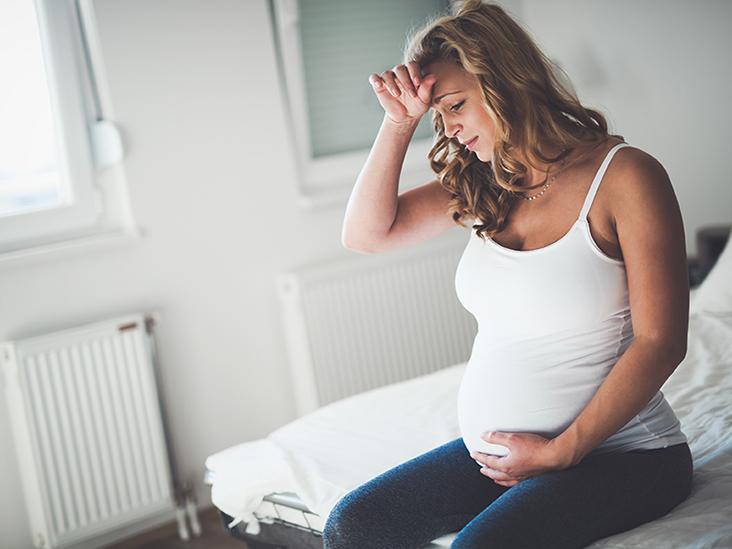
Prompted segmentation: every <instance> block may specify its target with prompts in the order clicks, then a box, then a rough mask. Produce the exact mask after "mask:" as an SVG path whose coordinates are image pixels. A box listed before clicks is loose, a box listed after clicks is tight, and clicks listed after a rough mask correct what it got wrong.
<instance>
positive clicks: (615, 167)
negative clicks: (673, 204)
mask: <svg viewBox="0 0 732 549" xmlns="http://www.w3.org/2000/svg"><path fill="white" fill-rule="evenodd" d="M617 142H618V143H620V142H621V141H619V140H618V141H617ZM616 144H617V143H616ZM612 146H615V144H614V145H612ZM612 146H611V148H612ZM602 186H603V187H604V189H603V190H604V194H605V196H606V198H607V203H608V205H609V208H610V210H611V212H612V213H613V214H616V213H617V212H619V211H620V210H621V209H623V208H627V207H631V208H634V205H637V204H638V203H641V202H647V201H649V200H658V201H663V200H664V199H667V198H670V197H671V196H673V194H674V192H673V186H672V184H671V181H670V179H669V176H668V173H667V172H666V169H665V168H664V167H663V165H662V164H661V162H660V161H659V160H658V159H657V158H655V157H654V156H653V155H651V154H650V153H648V152H646V151H644V150H643V149H640V148H638V147H634V146H632V145H631V146H629V147H621V148H620V149H618V150H617V151H616V153H615V155H614V156H613V158H612V161H611V162H610V164H609V165H608V167H607V170H606V172H605V175H604V177H603V182H602Z"/></svg>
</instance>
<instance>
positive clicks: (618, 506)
mask: <svg viewBox="0 0 732 549" xmlns="http://www.w3.org/2000/svg"><path fill="white" fill-rule="evenodd" d="M479 469H480V466H479V465H478V464H477V463H476V462H475V461H474V460H473V459H472V458H471V457H470V455H469V453H468V450H467V448H466V447H465V445H464V443H463V441H462V438H457V439H455V440H453V441H451V442H448V443H446V444H443V445H442V446H439V447H437V448H435V449H433V450H430V451H429V452H426V453H424V454H422V455H420V456H417V457H415V458H413V459H410V460H409V461H406V462H404V463H402V464H400V465H397V466H396V467H394V468H392V469H390V470H388V471H386V472H384V473H382V474H380V475H379V476H377V477H376V478H374V479H372V480H370V481H368V482H366V483H365V484H363V485H361V486H359V487H357V488H356V489H354V490H352V491H351V492H349V493H347V494H346V495H345V496H343V497H342V498H341V499H340V500H339V501H338V502H337V503H336V505H335V506H334V507H333V509H332V510H331V512H330V514H329V515H328V518H327V520H326V524H325V527H324V529H323V547H324V549H344V548H348V549H402V548H417V547H421V546H422V545H424V544H426V543H429V542H430V541H432V540H434V539H436V538H438V537H440V536H443V535H445V534H448V533H451V532H457V531H459V534H458V535H457V537H456V538H455V540H454V541H453V544H452V547H453V548H454V549H457V548H461V549H467V548H471V549H489V548H499V549H514V548H522V547H526V548H531V549H536V548H539V547H540V548H542V549H550V548H552V547H556V548H561V549H570V548H572V547H584V546H586V545H588V544H590V543H592V542H593V541H594V540H597V539H600V538H604V537H606V536H610V535H612V534H616V533H619V532H623V531H626V530H630V529H631V528H635V527H636V526H639V525H641V524H643V523H645V522H649V521H651V520H654V519H656V518H658V517H661V516H663V515H665V514H666V513H668V512H669V511H671V509H673V508H674V507H676V506H677V505H678V504H679V503H681V502H682V501H684V500H685V499H686V498H687V497H688V496H689V493H690V492H691V482H692V473H693V463H692V456H691V451H690V449H689V446H688V444H686V443H683V444H676V445H674V446H669V447H667V448H659V449H655V450H631V451H626V452H619V453H609V454H595V455H592V454H588V455H587V456H585V458H584V459H583V460H582V461H581V462H580V463H578V464H577V465H575V466H573V467H569V468H568V469H563V470H561V471H549V472H547V473H544V474H541V475H538V476H535V477H531V478H528V479H526V480H523V481H521V482H519V483H518V484H516V485H514V486H511V487H506V486H501V485H500V484H496V483H495V482H494V481H493V480H492V479H491V478H489V477H487V476H484V475H483V474H481V473H480V472H479Z"/></svg>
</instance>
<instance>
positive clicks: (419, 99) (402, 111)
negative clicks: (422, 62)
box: [369, 61, 437, 124]
mask: <svg viewBox="0 0 732 549" xmlns="http://www.w3.org/2000/svg"><path fill="white" fill-rule="evenodd" d="M436 80H437V77H436V76H435V75H434V74H428V75H427V76H425V77H424V78H422V71H421V69H420V67H419V65H418V64H417V63H415V62H414V61H411V62H410V63H408V64H407V65H397V66H396V67H394V68H393V69H391V70H388V71H384V73H383V74H381V75H379V74H376V73H373V74H371V76H369V82H371V86H372V87H373V89H374V93H376V97H377V98H378V99H379V103H381V106H382V107H383V108H384V112H386V115H387V116H388V117H389V118H391V120H392V121H394V122H396V123H397V124H406V123H410V122H414V123H417V122H419V119H420V118H421V117H422V115H423V114H424V113H426V112H427V111H428V110H429V108H430V105H431V104H432V86H434V84H435V81H436Z"/></svg>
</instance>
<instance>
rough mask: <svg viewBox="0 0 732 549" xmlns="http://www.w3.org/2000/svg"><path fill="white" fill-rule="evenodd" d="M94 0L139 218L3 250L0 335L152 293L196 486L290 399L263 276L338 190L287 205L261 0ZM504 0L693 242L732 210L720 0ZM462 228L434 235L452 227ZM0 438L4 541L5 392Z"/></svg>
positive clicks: (300, 256)
mask: <svg viewBox="0 0 732 549" xmlns="http://www.w3.org/2000/svg"><path fill="white" fill-rule="evenodd" d="M96 6H97V10H98V18H99V24H100V34H101V40H102V47H103V55H104V58H105V60H106V63H107V73H108V77H109V80H110V82H109V86H110V90H111V96H112V97H111V99H112V103H113V106H114V112H115V120H116V121H117V122H118V123H119V124H120V126H121V127H122V130H123V132H124V135H125V138H126V141H127V144H128V149H129V155H128V157H127V160H126V162H125V169H126V173H127V177H128V182H129V186H130V192H131V196H132V201H133V209H134V212H135V215H136V217H137V219H138V222H139V223H140V225H141V226H142V227H143V228H144V229H145V231H146V232H147V237H146V238H145V239H144V240H142V241H140V242H138V243H136V244H133V245H131V246H128V247H126V248H124V249H115V250H106V251H103V252H95V253H94V254H88V255H86V256H81V257H68V258H63V259H56V260H53V261H49V262H46V263H44V264H41V265H35V266H26V267H22V266H20V267H13V268H9V269H0V295H1V296H2V309H1V316H0V339H12V338H13V337H17V336H22V335H24V334H27V333H30V332H35V331H37V330H42V329H46V328H49V329H50V328H56V327H63V326H67V325H72V324H75V323H82V322H86V321H88V320H92V319H97V318H104V317H106V316H109V315H113V314H117V313H121V312H130V311H138V310H149V309H157V310H160V311H161V312H162V316H163V318H162V324H161V325H160V326H159V337H160V352H161V359H162V361H163V365H162V366H163V371H162V378H163V384H164V390H165V394H166V398H167V404H168V413H169V415H170V417H171V420H172V434H173V440H174V444H175V447H176V454H177V457H178V460H179V462H180V466H181V468H182V470H183V472H184V473H185V475H186V476H191V477H192V478H194V479H195V480H196V481H197V482H198V494H199V500H200V501H202V502H205V503H208V502H209V499H208V498H209V496H208V490H207V489H206V488H205V487H204V486H203V485H202V483H201V479H202V474H203V462H204V459H205V458H206V456H207V455H209V454H211V453H213V452H216V451H218V450H220V449H223V448H225V447H227V446H231V445H233V444H236V443H239V442H243V441H246V440H252V439H256V438H260V437H262V436H264V435H266V434H267V433H268V432H269V431H271V430H273V429H275V428H277V427H278V426H280V425H282V424H284V423H286V422H287V421H289V420H291V419H292V418H293V417H294V406H293V404H292V390H291V387H290V385H289V378H288V374H287V364H286V354H285V350H284V341H283V337H282V327H281V323H280V316H279V306H278V302H277V298H276V294H275V287H274V276H275V275H276V274H277V273H279V272H281V271H283V270H286V269H288V268H290V267H293V266H297V265H300V264H302V263H311V262H315V261H319V260H322V259H326V258H333V257H338V256H348V255H351V252H348V251H346V250H343V249H342V247H341V245H340V230H341V222H342V218H343V207H344V206H345V198H344V202H343V204H338V205H335V206H333V207H332V208H328V209H324V210H322V211H318V212H305V211H301V210H300V209H299V208H298V207H297V205H296V195H295V186H294V184H293V178H294V177H295V166H294V163H293V161H292V156H291V154H290V151H289V150H288V149H287V147H286V146H285V147H280V146H279V145H278V144H277V143H278V142H280V141H281V140H282V136H283V135H284V134H285V132H287V131H288V127H287V125H286V123H285V120H284V118H283V114H282V112H281V108H280V105H281V97H280V92H279V90H278V88H277V84H276V72H275V60H274V53H273V50H272V47H271V43H272V41H271V36H270V30H269V23H268V11H267V5H266V3H265V0H248V1H246V2H244V1H241V0H205V1H204V0H198V1H197V0H176V1H165V0H125V1H121V0H97V2H96ZM511 6H513V7H515V8H516V9H517V10H518V11H520V13H517V15H518V16H519V17H521V18H522V19H524V20H525V21H526V22H527V24H528V25H529V27H530V29H531V30H532V31H533V32H534V33H535V35H536V37H537V38H538V39H539V41H540V43H541V44H542V45H543V46H545V47H546V49H547V53H549V54H550V55H552V56H553V57H557V58H558V59H559V60H560V61H562V63H563V64H564V65H565V67H566V69H567V71H568V72H569V74H570V76H571V77H573V78H577V79H578V81H577V82H576V84H577V88H578V90H579V92H580V97H581V98H582V99H583V101H585V102H586V103H588V104H591V105H594V106H600V107H601V108H603V109H604V110H606V111H607V112H608V113H609V119H610V121H611V123H612V126H613V129H614V130H615V131H616V132H618V133H621V134H623V135H624V136H625V137H626V139H627V140H628V142H630V143H631V144H633V145H636V146H639V147H641V148H643V149H645V150H647V151H648V152H650V153H651V154H653V155H654V156H656V157H657V158H658V159H659V160H661V162H662V163H663V164H664V165H665V166H666V168H667V170H668V172H669V174H670V175H671V179H672V181H673V183H674V186H675V189H676V192H677V195H678V197H679V201H680V203H681V206H682V210H683V213H684V218H685V223H686V231H687V238H688V241H687V246H688V248H689V250H688V251H689V253H693V251H694V250H695V244H694V242H693V239H692V237H693V233H694V230H695V229H696V227H698V226H699V225H701V224H706V223H709V222H729V221H730V220H732V189H731V188H730V186H729V185H728V180H727V178H726V172H724V171H723V170H724V160H725V156H724V153H725V152H726V149H727V143H726V138H727V131H728V128H729V127H730V111H729V109H728V108H727V107H726V104H725V102H724V100H725V99H726V98H727V97H730V96H732V93H731V92H732V89H730V88H731V87H732V86H731V79H730V71H729V69H728V64H727V62H726V59H727V53H726V52H729V51H732V48H731V47H730V46H731V44H730V38H729V37H728V36H727V35H726V34H725V33H724V32H723V30H724V29H725V27H727V26H728V25H729V22H730V20H731V16H732V4H729V3H726V2H721V1H720V2H709V1H707V2H703V3H701V2H661V1H658V2H644V3H643V5H642V6H639V5H638V3H636V2H631V1H629V0H628V1H616V2H600V1H593V2H567V1H555V2H551V3H546V2H541V1H539V0H535V1H529V2H527V1H524V2H520V3H517V2H512V3H511ZM398 57H399V52H395V59H397V58H398ZM593 62H597V63H599V64H600V66H599V67H598V68H595V69H592V68H591V67H590V65H591V63H593ZM374 70H383V69H380V68H379V67H375V68H374ZM364 83H365V84H367V82H366V79H365V78H364ZM284 142H285V143H286V140H285V141H284ZM354 178H355V174H354ZM456 231H457V232H456ZM460 231H461V229H457V228H455V229H452V231H450V232H448V233H446V235H445V238H454V237H455V235H458V238H462V237H461V236H459V235H460V234H464V233H461V232H460ZM442 238H443V237H440V239H442ZM427 245H429V243H427ZM1 383H2V381H0V384H1ZM3 401H4V399H3ZM0 441H1V442H2V446H1V448H2V450H0V539H2V545H3V547H12V548H23V547H30V546H31V540H30V535H29V534H28V527H27V519H26V517H25V511H24V507H23V500H22V491H21V485H20V479H19V478H18V467H17V463H16V459H15V455H14V449H13V446H12V439H11V435H10V426H9V420H8V416H7V411H6V409H5V406H4V405H3V406H0Z"/></svg>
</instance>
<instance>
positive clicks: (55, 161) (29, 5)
mask: <svg viewBox="0 0 732 549" xmlns="http://www.w3.org/2000/svg"><path fill="white" fill-rule="evenodd" d="M90 6H91V3H86V2H84V3H82V4H81V5H79V4H77V3H76V2H75V1H74V0H36V1H35V2H32V1H31V2H29V1H28V0H3V2H2V3H0V22H2V23H1V24H0V26H1V27H2V32H0V74H2V78H3V83H2V86H0V259H3V260H5V259H12V258H16V257H18V256H23V255H28V254H30V253H37V252H39V251H48V250H49V249H54V248H55V249H58V246H53V244H54V243H55V244H58V243H60V242H64V243H66V245H68V244H69V243H71V242H80V241H88V240H89V237H90V236H92V235H97V236H98V235H102V234H106V235H120V234H121V233H124V234H131V233H132V232H134V230H133V231H131V223H130V222H129V220H130V216H129V213H128V211H127V204H126V202H125V199H124V196H125V194H124V193H122V192H121V190H122V188H121V184H122V179H121V172H120V167H119V161H120V160H121V158H122V146H121V141H120V137H119V133H118V132H117V130H116V128H115V126H114V124H112V123H111V122H110V121H107V120H104V118H103V116H102V112H101V111H102V108H101V105H100V101H99V96H98V94H97V89H96V85H95V81H94V78H93V76H94V74H93V72H92V70H91V68H92V63H91V60H92V53H90V51H89V49H88V47H87V46H88V42H87V41H86V40H85V36H84V34H83V31H84V29H85V28H87V25H85V24H82V21H84V20H85V17H86V18H87V19H86V21H91V20H92V17H93V16H92V14H91V11H90V9H89V8H90ZM84 10H88V11H86V12H85V11H84Z"/></svg>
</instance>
